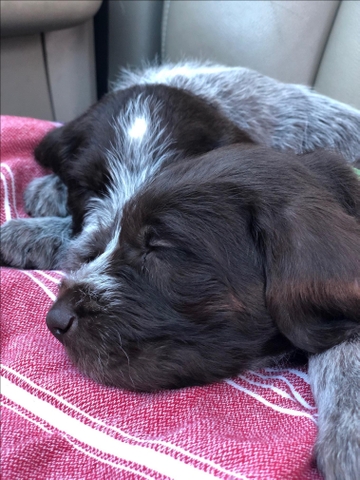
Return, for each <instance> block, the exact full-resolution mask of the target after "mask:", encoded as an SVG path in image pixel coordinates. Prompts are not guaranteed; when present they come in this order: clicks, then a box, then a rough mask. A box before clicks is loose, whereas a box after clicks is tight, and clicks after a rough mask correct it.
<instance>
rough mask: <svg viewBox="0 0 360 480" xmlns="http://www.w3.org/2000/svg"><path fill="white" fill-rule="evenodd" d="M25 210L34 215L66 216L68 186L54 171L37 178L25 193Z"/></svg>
mask: <svg viewBox="0 0 360 480" xmlns="http://www.w3.org/2000/svg"><path fill="white" fill-rule="evenodd" d="M24 202H25V211H26V213H28V214H29V215H30V216H32V217H66V216H67V215H69V213H68V210H67V188H66V186H65V185H64V183H63V182H62V181H61V180H60V178H59V177H58V176H57V175H55V174H54V173H53V174H51V175H46V176H45V177H40V178H35V180H33V181H32V182H31V183H29V185H28V186H27V188H26V190H25V193H24Z"/></svg>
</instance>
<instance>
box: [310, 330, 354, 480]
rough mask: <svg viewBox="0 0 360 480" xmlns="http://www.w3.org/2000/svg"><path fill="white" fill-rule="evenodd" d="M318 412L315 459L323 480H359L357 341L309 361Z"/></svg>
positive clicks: (347, 343) (334, 348) (342, 345)
mask: <svg viewBox="0 0 360 480" xmlns="http://www.w3.org/2000/svg"><path fill="white" fill-rule="evenodd" d="M309 376H310V383H311V387H312V390H313V393H314V396H315V400H316V402H317V405H318V409H319V432H318V438H317V442H316V447H315V451H316V456H317V462H318V466H319V468H320V470H321V471H322V472H323V474H324V476H325V478H326V480H356V479H358V478H360V397H359V396H360V337H357V339H355V340H352V341H347V342H344V343H342V344H340V345H337V346H336V347H333V348H332V349H330V350H328V351H327V352H325V353H322V354H320V355H315V356H313V357H311V358H310V361H309Z"/></svg>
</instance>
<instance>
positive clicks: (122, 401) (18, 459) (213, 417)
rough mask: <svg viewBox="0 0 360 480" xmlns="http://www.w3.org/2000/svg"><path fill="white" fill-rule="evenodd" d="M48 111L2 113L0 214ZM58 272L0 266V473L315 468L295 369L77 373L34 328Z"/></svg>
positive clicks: (222, 474)
mask: <svg viewBox="0 0 360 480" xmlns="http://www.w3.org/2000/svg"><path fill="white" fill-rule="evenodd" d="M51 128H54V124H52V123H50V122H45V121H40V120H33V119H27V118H17V117H2V120H1V135H2V153H1V155H2V160H1V161H2V163H1V182H2V190H1V207H0V208H1V222H4V221H5V220H8V219H10V218H22V217H26V214H25V212H24V210H23V200H22V194H23V191H24V188H25V187H26V185H27V184H28V182H29V181H30V180H32V179H33V178H35V177H38V176H41V175H44V174H45V173H46V172H44V171H43V170H42V169H41V168H40V167H39V166H38V165H37V164H36V163H35V162H34V160H33V155H32V150H33V148H34V146H35V145H36V144H37V143H38V142H39V141H40V139H41V138H42V137H43V135H44V134H45V133H46V132H47V131H48V130H50V129H51ZM61 277H62V273H61V272H56V271H47V272H44V271H37V270H35V271H34V270H33V271H29V270H26V271H25V270H15V269H9V268H2V269H1V312H2V316H1V328H2V335H1V351H2V355H1V357H2V358H1V360H2V372H1V375H2V378H1V392H2V476H3V478H4V479H25V478H26V479H40V478H43V479H50V478H61V479H66V478H68V479H84V478H86V479H102V478H126V479H143V478H146V479H165V478H177V479H181V480H187V479H188V480H190V479H191V480H192V479H205V478H214V477H215V478H223V479H237V478H239V479H266V480H275V479H279V480H280V479H281V480H283V479H286V480H291V479H294V480H300V479H304V480H305V479H313V480H314V479H319V478H321V477H320V475H319V473H318V472H317V470H316V468H315V467H314V464H313V463H312V447H313V444H314V440H315V435H316V409H315V407H314V401H313V398H312V395H311V391H310V387H309V384H308V380H307V375H306V372H305V371H303V370H295V369H265V370H262V371H258V372H248V373H246V374H245V375H242V376H239V377H237V378H233V379H231V380H227V381H224V382H222V383H218V384H215V385H210V386H207V387H201V388H186V389H183V390H178V391H170V392H162V393H158V394H135V393H129V392H126V391H122V390H116V389H113V388H107V387H104V386H102V385H98V384H96V383H94V382H93V381H92V380H89V379H87V378H84V377H83V376H82V375H81V374H80V373H79V372H78V371H77V370H76V369H75V368H74V367H73V366H72V365H71V363H70V361H69V360H68V358H67V356H66V354H65V351H64V349H63V347H62V345H61V344H60V343H59V342H58V341H57V340H56V339H55V338H54V337H53V336H52V335H51V334H50V332H49V331H48V330H47V328H46V324H45V316H46V312H47V310H48V309H49V307H50V306H51V304H52V302H53V301H54V299H55V296H56V292H57V288H58V284H59V281H60V280H61Z"/></svg>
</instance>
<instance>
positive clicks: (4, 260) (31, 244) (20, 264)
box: [0, 217, 71, 270]
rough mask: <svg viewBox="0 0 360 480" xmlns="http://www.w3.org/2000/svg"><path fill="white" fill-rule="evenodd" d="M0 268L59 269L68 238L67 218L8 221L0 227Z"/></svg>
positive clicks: (69, 226)
mask: <svg viewBox="0 0 360 480" xmlns="http://www.w3.org/2000/svg"><path fill="white" fill-rule="evenodd" d="M0 235H1V248H0V265H1V266H7V267H15V268H21V269H45V270H51V269H53V268H60V265H59V263H60V261H61V257H62V255H63V253H64V251H65V250H66V246H67V244H68V242H69V240H70V235H71V217H65V218H60V217H43V218H28V219H16V220H9V221H8V222H6V223H4V224H3V225H2V226H1V227H0Z"/></svg>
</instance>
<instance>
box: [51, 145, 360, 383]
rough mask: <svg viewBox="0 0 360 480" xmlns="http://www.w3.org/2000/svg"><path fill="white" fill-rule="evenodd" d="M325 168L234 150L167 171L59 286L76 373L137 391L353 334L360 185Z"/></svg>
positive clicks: (344, 172)
mask: <svg viewBox="0 0 360 480" xmlns="http://www.w3.org/2000/svg"><path fill="white" fill-rule="evenodd" d="M327 160H328V157H326V158H324V156H322V155H320V156H319V157H316V156H315V155H312V156H311V155H309V156H306V157H303V158H301V159H298V158H297V157H293V158H288V154H278V153H275V152H272V151H269V150H266V149H262V148H254V149H243V148H242V147H241V146H235V147H231V148H226V149H220V150H218V151H214V152H211V153H209V154H206V155H204V156H203V157H201V158H197V159H195V160H189V161H186V162H185V161H184V162H182V163H179V164H178V165H172V166H169V167H167V168H165V169H163V171H162V172H160V173H159V174H158V175H157V177H156V178H154V179H153V181H152V182H151V183H149V184H148V185H147V186H146V187H145V188H144V189H143V190H142V191H141V192H140V193H138V194H137V195H136V196H135V197H134V198H133V199H132V200H131V201H130V202H128V204H127V205H126V207H125V210H124V213H123V217H122V220H121V234H120V238H119V237H116V236H114V237H113V239H112V240H111V241H110V242H109V243H108V244H107V247H106V248H105V251H104V252H103V253H101V255H100V256H99V257H98V258H97V259H95V260H93V261H91V262H90V263H89V264H87V265H83V266H82V267H81V268H80V269H79V270H78V271H76V272H74V273H72V274H71V275H69V277H68V278H67V279H66V280H65V281H64V284H63V286H62V291H61V292H60V297H59V300H58V301H57V302H56V303H55V305H54V307H53V309H52V310H51V311H50V313H49V316H48V324H49V327H50V329H51V330H52V331H53V332H54V334H55V335H56V336H57V337H58V338H59V339H61V341H62V342H63V343H64V346H65V348H66V349H67V351H68V353H69V355H70V357H71V358H72V359H73V361H74V363H75V364H76V365H78V366H79V368H80V369H81V370H82V371H83V372H85V373H86V374H88V375H90V376H92V377H93V378H95V379H97V380H99V381H101V382H104V383H107V384H111V385H116V386H120V387H125V388H133V389H138V390H157V389H161V388H174V387H181V386H186V385H193V384H202V383H208V382H212V381H215V380H219V379H221V378H224V377H228V376H231V375H234V374H237V373H239V372H240V371H242V370H245V369H247V368H255V367H257V366H259V365H261V362H263V361H265V362H266V361H268V360H269V358H270V357H273V356H275V355H281V354H283V353H284V352H287V351H290V350H291V349H292V348H295V347H296V348H300V349H302V350H305V351H307V352H311V353H315V352H320V351H322V350H324V349H326V348H329V347H331V346H333V345H335V344H336V343H338V342H340V341H342V340H344V339H345V338H348V336H350V335H352V334H354V333H356V332H358V331H359V324H360V318H359V312H360V292H359V274H360V272H359V269H360V266H359V258H360V242H359V238H360V227H359V217H360V215H359V209H358V206H359V205H360V202H359V200H360V192H359V185H358V183H357V182H358V181H357V179H356V178H355V177H354V176H353V175H352V172H351V171H350V170H348V168H347V167H346V166H344V165H343V164H342V163H341V161H340V160H337V159H334V160H333V162H334V169H335V170H336V172H337V174H336V175H335V174H334V175H333V174H332V173H331V172H330V173H328V174H324V175H323V176H322V175H321V169H319V168H318V166H319V165H320V164H321V162H322V163H323V166H324V168H328V167H326V163H327ZM333 173H334V172H333ZM334 182H335V183H337V182H340V183H341V185H348V186H346V187H342V186H341V187H339V188H338V190H336V189H335V188H332V187H331V186H332V185H335V183H334ZM330 190H331V191H330ZM334 192H335V193H334ZM350 200H351V201H350ZM356 205H357V206H356Z"/></svg>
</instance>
